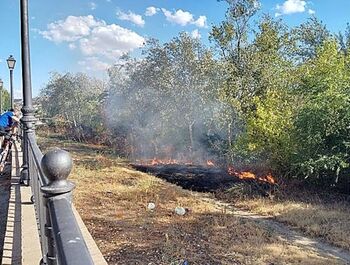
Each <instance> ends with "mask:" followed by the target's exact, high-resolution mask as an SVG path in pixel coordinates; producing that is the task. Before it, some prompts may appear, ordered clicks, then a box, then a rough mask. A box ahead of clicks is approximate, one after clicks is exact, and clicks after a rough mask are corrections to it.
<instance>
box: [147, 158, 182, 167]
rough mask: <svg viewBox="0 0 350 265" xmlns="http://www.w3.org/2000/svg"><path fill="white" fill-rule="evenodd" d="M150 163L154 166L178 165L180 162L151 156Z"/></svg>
mask: <svg viewBox="0 0 350 265" xmlns="http://www.w3.org/2000/svg"><path fill="white" fill-rule="evenodd" d="M150 164H151V165H152V166H156V165H178V164H180V163H179V161H177V160H176V159H165V160H161V159H157V158H153V160H152V161H151V163H150Z"/></svg>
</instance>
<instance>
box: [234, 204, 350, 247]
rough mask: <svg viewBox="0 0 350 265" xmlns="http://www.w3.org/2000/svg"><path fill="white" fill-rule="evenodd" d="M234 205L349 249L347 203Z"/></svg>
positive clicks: (349, 235) (349, 223) (349, 224)
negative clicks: (271, 217)
mask: <svg viewBox="0 0 350 265" xmlns="http://www.w3.org/2000/svg"><path fill="white" fill-rule="evenodd" d="M235 204H236V205H237V206H239V207H244V208H246V209H249V210H251V211H254V212H257V213H259V214H263V215H269V216H273V217H274V218H275V219H276V220H278V221H281V222H285V223H287V224H289V225H291V226H293V227H296V228H299V229H301V230H303V231H304V232H305V233H306V234H308V235H311V236H315V237H321V238H322V239H324V240H326V241H328V242H330V243H332V244H334V245H336V246H339V247H342V248H345V249H347V250H350V219H349V216H350V208H349V204H348V203H346V202H333V203H327V204H322V203H316V202H301V201H296V200H291V199H286V200H270V199H266V198H258V199H249V200H241V201H237V202H236V203H235Z"/></svg>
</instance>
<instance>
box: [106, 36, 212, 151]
mask: <svg viewBox="0 0 350 265" xmlns="http://www.w3.org/2000/svg"><path fill="white" fill-rule="evenodd" d="M143 54H144V58H143V59H142V60H139V61H135V60H134V61H133V60H129V61H128V62H127V63H126V64H124V65H119V66H115V67H114V68H113V69H112V70H111V71H110V73H112V72H118V73H121V74H119V75H118V74H114V73H113V74H110V78H111V93H110V99H109V101H110V102H123V103H122V104H114V105H117V106H120V108H119V107H117V108H116V109H114V110H113V111H111V113H113V115H114V118H115V119H116V123H115V124H114V125H117V124H118V125H117V127H123V128H127V129H126V131H128V132H129V136H130V137H129V138H131V139H132V140H131V141H133V142H134V143H133V144H132V145H133V146H147V143H148V145H149V144H150V143H152V149H153V150H152V152H151V153H153V154H155V155H161V154H160V153H161V152H162V150H164V149H166V148H165V147H166V146H173V147H176V149H177V151H176V153H178V154H180V153H183V154H185V153H189V154H194V153H195V152H196V151H197V150H196V149H198V145H197V139H198V137H199V134H205V130H204V132H201V131H199V130H198V129H197V128H203V127H205V126H206V122H205V121H206V120H208V119H209V116H211V114H210V113H209V112H210V109H208V108H207V103H208V102H209V101H212V100H213V98H214V97H215V96H216V95H217V89H216V88H215V85H216V80H217V78H216V75H215V71H216V68H215V67H216V63H215V60H214V59H213V57H212V54H211V52H210V51H209V50H207V49H205V47H203V46H202V45H201V44H200V42H199V41H198V40H197V39H194V38H191V37H190V36H189V35H188V34H186V33H181V34H180V35H179V36H178V37H175V38H173V39H172V40H171V41H170V42H168V43H165V44H164V45H161V44H159V42H158V41H156V40H150V41H149V42H148V44H147V46H146V48H145V49H144V51H143ZM121 75H123V78H119V79H118V80H116V78H115V77H116V76H121ZM109 105H111V104H109ZM208 105H209V104H208ZM121 115H123V117H122V116H121ZM126 121H129V122H128V124H127V125H122V124H125V123H126ZM197 130H198V131H197ZM131 136H132V137H131ZM140 142H141V143H140ZM144 149H147V148H144Z"/></svg>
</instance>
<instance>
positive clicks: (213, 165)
mask: <svg viewBox="0 0 350 265" xmlns="http://www.w3.org/2000/svg"><path fill="white" fill-rule="evenodd" d="M207 166H208V167H215V164H214V162H213V161H211V160H207Z"/></svg>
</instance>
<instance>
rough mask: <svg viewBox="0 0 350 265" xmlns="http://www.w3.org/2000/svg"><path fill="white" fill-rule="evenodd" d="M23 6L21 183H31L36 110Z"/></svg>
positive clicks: (24, 5) (25, 7)
mask: <svg viewBox="0 0 350 265" xmlns="http://www.w3.org/2000/svg"><path fill="white" fill-rule="evenodd" d="M20 2H21V4H20V7H21V59H22V82H23V107H22V113H23V117H22V119H21V122H22V124H23V147H24V148H23V165H22V171H21V178H20V179H21V180H20V182H21V183H24V181H27V182H29V178H30V175H29V169H28V135H29V134H35V131H34V122H35V117H34V115H33V113H34V109H33V104H32V84H31V71H30V48H29V22H28V21H29V19H28V18H29V14H28V0H20Z"/></svg>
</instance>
